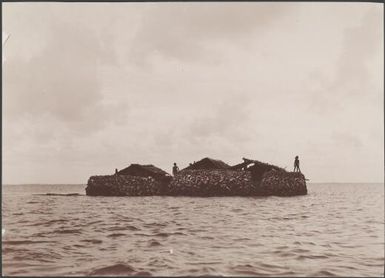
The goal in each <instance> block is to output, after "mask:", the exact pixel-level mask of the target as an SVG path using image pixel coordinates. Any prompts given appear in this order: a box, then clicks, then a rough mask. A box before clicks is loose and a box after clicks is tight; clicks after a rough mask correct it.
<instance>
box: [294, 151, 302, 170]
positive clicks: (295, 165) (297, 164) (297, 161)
mask: <svg viewBox="0 0 385 278" xmlns="http://www.w3.org/2000/svg"><path fill="white" fill-rule="evenodd" d="M296 170H297V171H296ZM294 172H300V173H301V170H300V169H299V159H298V155H297V156H296V157H295V160H294Z"/></svg>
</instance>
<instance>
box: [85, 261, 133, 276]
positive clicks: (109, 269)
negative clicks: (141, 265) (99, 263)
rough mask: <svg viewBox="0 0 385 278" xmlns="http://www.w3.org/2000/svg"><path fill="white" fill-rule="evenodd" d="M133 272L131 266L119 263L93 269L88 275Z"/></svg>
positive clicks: (131, 273)
mask: <svg viewBox="0 0 385 278" xmlns="http://www.w3.org/2000/svg"><path fill="white" fill-rule="evenodd" d="M135 272H136V270H135V269H134V268H133V267H132V266H130V265H128V264H121V263H120V264H114V265H111V266H106V267H102V268H98V269H95V270H93V271H91V272H90V273H89V275H91V276H95V275H133V274H134V273H135Z"/></svg>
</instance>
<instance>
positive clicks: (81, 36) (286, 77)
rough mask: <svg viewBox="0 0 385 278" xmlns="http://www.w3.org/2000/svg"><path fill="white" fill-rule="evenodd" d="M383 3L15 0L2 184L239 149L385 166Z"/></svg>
mask: <svg viewBox="0 0 385 278" xmlns="http://www.w3.org/2000/svg"><path fill="white" fill-rule="evenodd" d="M383 20H384V19H383V5H382V4H375V3H311V2H308V3H258V2H254V3H218V2H213V3H202V2H198V3H187V2H186V3H3V31H4V32H6V33H7V34H10V37H9V39H8V41H7V42H6V44H5V47H4V48H3V51H4V54H5V57H6V61H5V62H4V63H3V82H4V83H3V92H2V94H3V95H2V99H3V107H2V108H3V110H2V111H3V112H2V113H3V115H2V116H3V117H2V119H3V120H2V129H3V142H2V144H3V146H2V147H3V153H2V167H3V175H2V178H3V183H86V182H87V179H88V177H89V176H90V175H95V174H112V173H113V172H114V169H115V168H118V169H122V168H123V167H126V166H128V165H129V164H130V163H143V164H154V165H156V166H158V167H160V168H163V169H164V170H166V171H168V172H171V167H172V164H173V163H174V162H176V163H177V164H178V165H179V167H180V168H184V167H186V166H187V165H188V163H190V162H193V161H194V160H195V161H197V160H199V159H201V158H203V157H206V156H208V157H212V158H217V159H221V160H223V161H225V162H227V163H229V164H236V163H238V162H241V158H242V157H247V158H251V159H258V160H261V161H265V162H268V163H272V164H276V165H278V166H281V167H287V169H288V170H292V169H293V161H294V157H295V156H296V155H298V156H299V158H300V161H301V170H302V171H303V172H304V173H305V175H306V177H307V178H309V179H310V181H312V182H344V181H349V182H363V181H367V182H381V181H383V177H384V121H383V119H384V114H383V113H384V107H383V103H384V97H383V93H384V83H383V78H384V71H383V69H384V64H383V63H384V53H383V50H384V37H383V34H384V30H383Z"/></svg>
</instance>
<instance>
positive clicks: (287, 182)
mask: <svg viewBox="0 0 385 278" xmlns="http://www.w3.org/2000/svg"><path fill="white" fill-rule="evenodd" d="M86 194H87V195H90V196H153V195H169V196H201V197H208V196H270V195H275V196H294V195H306V194H307V189H306V181H305V177H304V175H303V174H301V173H293V172H286V171H284V170H274V169H273V170H270V171H267V172H265V173H264V174H263V176H262V179H255V178H253V175H252V172H250V171H242V170H183V171H181V172H179V173H178V174H177V175H176V176H175V177H174V178H172V180H171V177H170V178H169V179H167V180H163V181H159V180H155V179H154V178H152V177H147V178H144V177H137V176H129V175H110V176H92V177H90V178H89V180H88V183H87V188H86Z"/></svg>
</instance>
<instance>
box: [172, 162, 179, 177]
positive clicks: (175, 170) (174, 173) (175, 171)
mask: <svg viewBox="0 0 385 278" xmlns="http://www.w3.org/2000/svg"><path fill="white" fill-rule="evenodd" d="M178 172H179V168H178V166H177V165H176V163H175V162H174V167H172V174H173V175H174V176H175V175H176V174H177V173H178Z"/></svg>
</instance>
